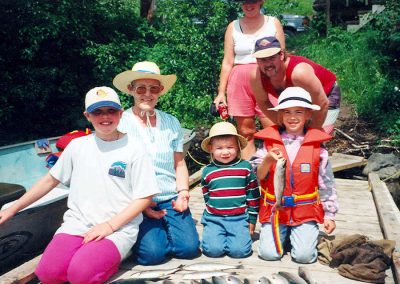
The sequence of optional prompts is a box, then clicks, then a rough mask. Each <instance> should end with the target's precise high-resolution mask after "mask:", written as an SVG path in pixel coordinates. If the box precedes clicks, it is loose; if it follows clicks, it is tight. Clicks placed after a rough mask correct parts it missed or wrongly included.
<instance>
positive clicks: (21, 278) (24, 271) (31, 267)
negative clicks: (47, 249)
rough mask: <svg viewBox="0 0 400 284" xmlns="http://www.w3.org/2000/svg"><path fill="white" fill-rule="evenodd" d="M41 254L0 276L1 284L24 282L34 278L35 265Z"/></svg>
mask: <svg viewBox="0 0 400 284" xmlns="http://www.w3.org/2000/svg"><path fill="white" fill-rule="evenodd" d="M40 258H41V255H39V256H37V257H35V258H33V259H31V260H30V261H28V262H25V263H24V264H22V265H20V266H18V267H17V268H15V269H13V270H11V271H9V272H7V273H5V274H3V275H1V276H0V283H1V284H25V283H28V282H29V281H32V280H33V279H35V277H36V276H35V274H34V273H33V272H34V271H35V268H36V266H37V265H38V263H39V260H40Z"/></svg>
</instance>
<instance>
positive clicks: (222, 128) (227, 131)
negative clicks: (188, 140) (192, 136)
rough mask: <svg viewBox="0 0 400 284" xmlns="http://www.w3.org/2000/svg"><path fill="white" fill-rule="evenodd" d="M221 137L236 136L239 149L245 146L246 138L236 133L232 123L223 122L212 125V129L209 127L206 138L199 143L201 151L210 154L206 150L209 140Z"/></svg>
mask: <svg viewBox="0 0 400 284" xmlns="http://www.w3.org/2000/svg"><path fill="white" fill-rule="evenodd" d="M222 135H234V136H237V137H238V140H239V144H240V149H243V148H244V147H246V146H247V140H246V138H244V137H243V136H242V135H239V134H238V133H237V130H236V127H235V126H234V125H233V124H232V123H229V122H226V121H223V122H218V123H216V124H214V125H213V127H211V129H210V133H209V135H208V137H207V138H205V139H204V140H203V142H201V149H203V150H204V151H205V152H207V153H210V151H209V150H208V145H209V144H210V140H211V138H213V137H216V136H222Z"/></svg>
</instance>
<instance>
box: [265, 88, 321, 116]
mask: <svg viewBox="0 0 400 284" xmlns="http://www.w3.org/2000/svg"><path fill="white" fill-rule="evenodd" d="M290 107H305V108H309V109H312V110H320V109H321V108H320V106H319V105H314V104H312V100H311V96H310V93H309V92H307V91H306V90H304V89H303V88H300V87H288V88H286V89H285V90H284V91H283V92H282V93H281V94H280V95H279V98H278V105H277V106H276V107H273V108H269V109H268V110H280V109H285V108H290Z"/></svg>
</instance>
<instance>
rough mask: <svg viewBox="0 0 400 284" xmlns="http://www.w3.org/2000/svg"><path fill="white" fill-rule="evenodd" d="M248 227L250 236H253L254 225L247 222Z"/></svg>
mask: <svg viewBox="0 0 400 284" xmlns="http://www.w3.org/2000/svg"><path fill="white" fill-rule="evenodd" d="M249 229H250V236H253V234H254V230H255V229H256V225H255V224H252V223H249Z"/></svg>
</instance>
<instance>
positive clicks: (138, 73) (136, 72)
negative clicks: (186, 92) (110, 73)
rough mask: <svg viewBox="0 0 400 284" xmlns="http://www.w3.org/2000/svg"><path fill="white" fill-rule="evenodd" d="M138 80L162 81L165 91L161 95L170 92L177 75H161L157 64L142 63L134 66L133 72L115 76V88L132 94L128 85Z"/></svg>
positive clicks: (129, 71)
mask: <svg viewBox="0 0 400 284" xmlns="http://www.w3.org/2000/svg"><path fill="white" fill-rule="evenodd" d="M138 79H154V80H158V81H160V83H161V85H162V86H164V89H163V90H162V91H161V93H160V94H161V95H162V94H165V93H166V92H168V90H169V89H171V87H172V86H173V85H174V84H175V81H176V75H174V74H173V75H161V73H160V68H158V66H157V64H155V63H154V62H150V61H142V62H138V63H136V64H135V65H133V67H132V70H128V71H124V72H122V73H119V74H118V75H117V76H115V78H114V80H113V84H114V86H115V87H116V88H117V89H118V90H120V91H121V92H124V93H126V94H130V92H129V90H128V85H130V84H131V83H132V81H134V80H138Z"/></svg>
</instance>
